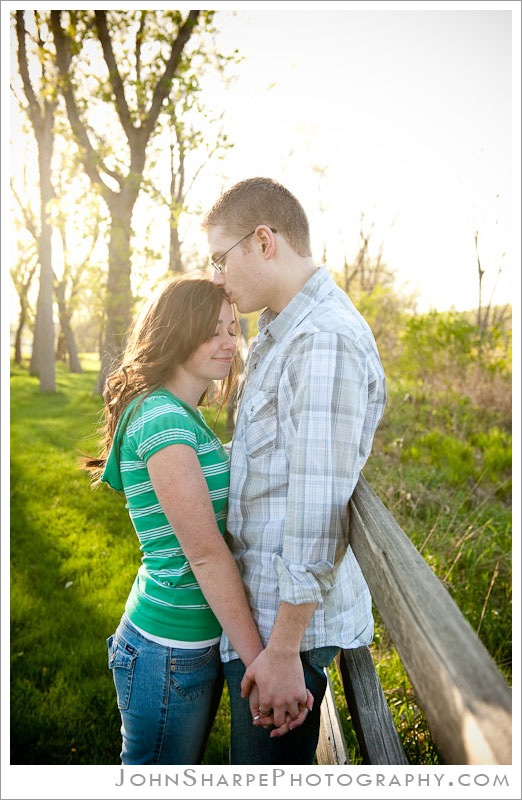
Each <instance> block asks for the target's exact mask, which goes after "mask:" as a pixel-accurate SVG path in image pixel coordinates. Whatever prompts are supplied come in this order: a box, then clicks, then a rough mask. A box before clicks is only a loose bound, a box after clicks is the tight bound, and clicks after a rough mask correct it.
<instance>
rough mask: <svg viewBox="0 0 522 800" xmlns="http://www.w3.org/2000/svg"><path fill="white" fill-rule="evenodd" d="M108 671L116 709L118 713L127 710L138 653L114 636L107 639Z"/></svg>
mask: <svg viewBox="0 0 522 800" xmlns="http://www.w3.org/2000/svg"><path fill="white" fill-rule="evenodd" d="M107 651H108V657H109V669H110V670H111V672H112V677H113V679H114V686H115V687H116V696H117V698H118V708H119V709H120V711H125V710H126V709H128V707H129V704H130V698H131V692H132V679H133V677H134V670H135V667H136V659H137V657H138V651H137V650H136V648H135V647H133V646H132V645H131V644H129V643H128V642H125V640H123V639H120V638H119V637H117V636H116V635H113V636H109V638H108V639H107Z"/></svg>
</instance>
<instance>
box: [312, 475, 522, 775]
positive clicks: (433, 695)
mask: <svg viewBox="0 0 522 800" xmlns="http://www.w3.org/2000/svg"><path fill="white" fill-rule="evenodd" d="M349 510H350V544H351V546H352V549H353V551H354V553H355V556H356V558H357V560H358V562H359V565H360V567H361V569H362V571H363V574H364V576H365V578H366V581H367V583H368V586H369V588H370V592H371V594H372V597H373V601H374V604H375V606H376V608H377V609H378V611H379V614H380V616H381V618H382V621H383V623H384V625H385V626H386V629H387V631H388V633H389V635H390V637H391V639H392V641H393V643H394V645H395V647H396V649H397V652H398V654H399V656H400V658H401V661H402V663H403V666H404V668H405V670H406V673H407V675H408V677H409V679H410V681H411V684H412V686H413V689H414V691H415V694H416V697H417V701H418V704H419V706H420V708H422V710H423V712H424V715H425V717H426V720H427V722H428V725H429V728H430V732H431V735H432V737H433V740H434V742H435V744H436V746H437V748H438V750H439V752H440V754H441V757H442V759H443V760H444V762H445V763H446V764H511V763H512V760H511V758H512V755H511V746H512V745H511V740H512V715H511V691H510V688H509V686H508V684H507V682H506V681H505V679H504V677H503V676H502V675H501V673H500V672H499V670H498V669H497V667H496V665H495V663H494V661H493V659H492V658H491V656H490V655H489V653H488V652H487V650H486V649H485V647H484V646H483V645H482V643H481V642H480V640H479V638H478V636H477V635H476V633H475V632H474V631H473V629H472V628H471V626H470V625H469V624H468V622H467V621H466V620H465V618H464V617H463V615H462V613H461V612H460V610H459V608H458V607H457V605H456V604H455V602H454V601H453V599H452V598H451V596H450V595H449V593H448V592H447V591H446V589H445V588H444V586H443V585H442V583H441V582H440V580H439V579H438V578H437V576H436V575H435V574H434V572H433V571H432V570H431V569H430V567H429V566H428V564H427V563H426V562H425V560H424V559H423V557H422V556H421V555H420V553H419V552H418V551H417V550H416V549H415V547H414V546H413V544H412V543H411V541H410V540H409V538H408V537H407V536H406V534H405V533H404V531H402V529H401V528H400V527H399V525H398V524H397V523H396V521H395V520H394V518H393V516H392V515H391V514H390V513H389V511H388V510H387V509H386V508H385V506H384V505H383V504H382V503H381V501H380V500H379V498H378V497H377V496H376V494H375V493H374V492H373V490H372V489H371V487H370V486H369V484H368V483H367V481H366V480H365V479H364V478H363V477H362V476H361V478H360V480H359V483H358V484H357V487H356V489H355V491H354V494H353V496H352V499H351V500H350V504H349ZM338 667H339V670H340V673H341V676H342V680H343V687H344V691H345V694H346V699H347V704H348V710H349V712H350V715H351V718H352V722H353V724H354V727H355V730H356V732H357V736H358V741H359V745H360V749H361V754H362V757H363V760H364V762H365V763H370V764H401V763H407V762H406V759H405V757H404V752H403V750H402V746H401V744H400V742H399V737H398V734H397V732H396V730H395V729H394V727H393V722H392V718H391V713H390V711H389V709H388V707H387V705H386V701H385V698H384V695H383V693H382V688H381V686H380V682H379V679H378V676H377V673H376V671H375V666H374V664H373V660H372V658H371V655H370V652H369V650H368V648H358V649H356V650H352V651H343V652H342V653H341V654H340V658H339V660H338ZM331 697H332V694H331V687H330V689H329V691H328V692H327V697H326V698H325V702H323V705H322V707H321V739H320V744H319V747H318V751H317V753H318V755H317V757H318V761H319V763H323V764H325V763H330V764H331V763H347V757H346V751H344V752H343V751H342V745H343V740H342V733H341V734H340V735H339V733H338V732H336V730H337V729H336V726H337V725H338V720H334V721H333V722H332V718H333V717H335V712H336V709H335V708H333V709H332V707H331V702H332V701H331Z"/></svg>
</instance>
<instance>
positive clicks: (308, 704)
mask: <svg viewBox="0 0 522 800" xmlns="http://www.w3.org/2000/svg"><path fill="white" fill-rule="evenodd" d="M254 684H255V686H256V689H257V697H256V696H255V695H254V697H253V698H251V700H250V709H251V711H252V712H253V715H252V716H253V719H254V725H261V726H262V727H269V726H270V725H275V728H276V730H274V731H272V734H271V735H276V731H279V733H277V735H278V736H282V735H283V734H284V733H287V732H288V731H289V730H292V729H293V728H295V727H298V726H299V725H302V723H303V722H304V720H305V719H306V716H307V713H308V711H309V710H310V709H311V708H312V706H313V697H312V695H311V693H310V692H309V691H308V689H307V688H306V685H305V681H304V673H303V665H302V663H301V659H300V657H299V654H298V653H295V654H293V655H291V656H290V657H288V655H287V656H286V657H285V658H281V657H280V656H278V655H277V654H274V653H272V652H270V650H269V649H268V648H265V650H262V651H261V653H260V654H259V655H258V656H257V658H256V659H254V661H252V663H251V664H250V665H249V667H248V668H247V670H246V672H245V675H244V677H243V680H242V681H241V697H247V696H249V695H250V692H251V690H252V688H253V687H254ZM255 691H256V690H254V692H255ZM257 698H258V702H257ZM256 703H257V709H256ZM265 712H266V714H265ZM256 717H257V719H256Z"/></svg>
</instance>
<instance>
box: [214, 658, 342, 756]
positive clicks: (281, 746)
mask: <svg viewBox="0 0 522 800" xmlns="http://www.w3.org/2000/svg"><path fill="white" fill-rule="evenodd" d="M338 652H339V648H338V647H319V648H317V649H315V650H308V651H306V652H303V653H301V661H302V662H303V668H304V676H305V683H306V686H307V688H308V689H310V691H311V693H312V694H313V696H314V707H313V709H312V711H311V712H310V713H309V714H308V715H307V717H306V720H305V722H303V724H302V725H301V726H300V727H299V728H296V729H295V730H293V731H289V732H288V733H286V734H285V735H284V736H281V737H278V738H275V739H271V738H270V731H269V730H265V729H264V728H257V727H255V726H254V725H253V724H252V714H251V712H250V706H249V704H248V698H244V699H242V698H241V680H242V678H243V675H244V674H245V667H244V665H243V662H242V661H240V660H239V659H234V660H233V661H228V662H225V663H224V664H223V669H224V672H225V679H226V681H227V684H228V691H229V694H230V712H231V724H232V733H231V748H230V763H231V764H313V762H314V758H315V751H316V748H317V742H318V740H319V723H320V719H321V702H322V700H323V697H324V693H325V691H326V683H327V682H326V675H325V671H324V668H325V667H328V666H329V665H330V664H331V663H332V661H333V659H334V658H335V656H336V655H337V653H338Z"/></svg>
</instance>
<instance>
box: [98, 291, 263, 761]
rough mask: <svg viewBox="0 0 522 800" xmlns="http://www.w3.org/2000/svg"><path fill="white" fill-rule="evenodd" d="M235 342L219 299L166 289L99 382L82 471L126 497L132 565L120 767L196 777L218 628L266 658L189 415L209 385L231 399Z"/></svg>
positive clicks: (221, 484) (223, 471) (241, 649)
mask: <svg viewBox="0 0 522 800" xmlns="http://www.w3.org/2000/svg"><path fill="white" fill-rule="evenodd" d="M236 329H237V320H236V318H235V313H234V308H233V307H232V306H231V305H230V303H229V302H228V300H227V299H226V296H225V294H224V291H223V290H222V289H220V288H218V287H216V286H214V284H213V283H212V282H211V281H209V280H207V279H204V278H191V277H186V276H185V277H179V278H177V279H174V280H171V281H170V282H169V283H168V284H167V285H166V286H165V288H164V289H163V290H162V291H161V293H160V294H159V295H158V297H157V298H156V299H154V300H153V301H152V302H151V303H150V305H149V306H148V308H147V309H146V310H145V313H144V314H143V316H142V318H141V320H140V321H139V322H138V323H137V324H136V326H135V328H134V330H133V332H132V334H131V336H130V339H129V341H128V344H127V346H126V349H125V353H124V355H123V359H122V362H121V364H120V365H119V366H118V367H117V368H116V369H115V370H114V371H113V372H112V373H111V374H110V376H109V377H108V380H107V384H106V389H105V392H104V401H105V425H104V448H103V453H102V455H101V457H100V458H87V459H85V461H84V463H83V468H85V469H87V470H89V471H90V473H91V475H92V478H93V482H94V483H99V482H100V481H102V482H106V483H108V484H109V485H110V486H111V487H112V488H113V489H116V490H117V491H123V492H124V494H125V497H126V501H127V508H128V511H129V515H130V518H131V520H132V523H133V525H134V528H135V531H136V534H137V536H138V539H139V542H140V549H141V552H142V557H141V566H140V567H139V569H138V572H137V575H136V578H135V580H134V583H133V585H132V588H131V590H130V593H129V596H128V598H127V602H126V605H125V611H124V614H123V617H122V619H121V622H120V624H119V626H118V628H117V630H116V632H115V633H114V635H113V636H111V637H109V639H108V640H107V644H108V653H109V667H110V669H111V670H112V673H113V677H114V683H115V686H116V693H117V700H118V708H119V710H120V713H121V719H122V727H121V731H122V751H121V762H122V764H196V763H200V762H201V758H202V756H203V751H204V747H205V743H206V738H207V734H208V731H209V730H210V726H211V724H212V720H213V716H214V713H215V710H216V706H217V702H219V694H220V690H221V685H222V684H221V682H220V680H221V677H220V676H221V670H220V658H219V640H220V636H221V631H222V628H223V629H224V630H225V631H226V632H227V634H228V636H230V638H231V640H232V641H233V642H234V646H235V647H236V648H237V650H238V653H239V654H240V657H241V658H242V659H243V660H244V663H245V664H247V665H248V664H249V663H250V662H251V661H253V660H254V658H255V657H256V656H257V655H258V653H259V652H260V651H261V650H262V649H263V645H262V642H261V640H260V638H259V634H258V631H257V628H256V625H255V623H254V621H253V619H252V616H251V613H250V608H249V605H248V602H247V599H246V595H245V591H244V588H243V584H242V581H241V578H240V575H239V572H238V570H237V568H236V565H235V562H234V559H233V558H232V556H231V554H230V551H229V550H228V547H227V546H226V544H225V541H224V539H223V534H224V532H225V524H226V514H227V497H228V480H229V465H228V455H227V453H226V451H225V449H224V448H223V446H222V444H221V442H220V441H219V439H218V438H217V437H216V436H215V434H214V433H213V432H212V430H211V429H210V428H209V427H208V425H207V424H206V422H205V419H204V417H203V414H202V413H201V411H200V410H199V408H198V406H199V404H200V403H201V402H203V400H204V399H205V397H206V395H207V392H208V390H209V386H210V385H211V384H212V385H214V382H215V381H217V382H218V383H219V384H221V385H222V398H223V402H225V401H226V399H227V397H228V395H229V393H230V391H231V388H232V385H233V380H234V373H235V370H234V368H233V367H234V362H235V357H236V349H237V344H236ZM216 696H217V702H216ZM252 708H253V713H255V711H256V708H257V711H258V709H259V704H257V706H255V704H254V705H253V706H252ZM258 713H259V712H258Z"/></svg>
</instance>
